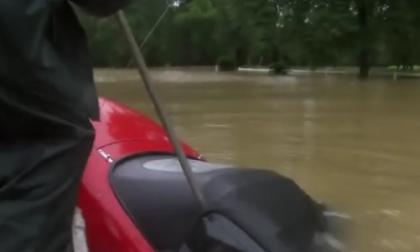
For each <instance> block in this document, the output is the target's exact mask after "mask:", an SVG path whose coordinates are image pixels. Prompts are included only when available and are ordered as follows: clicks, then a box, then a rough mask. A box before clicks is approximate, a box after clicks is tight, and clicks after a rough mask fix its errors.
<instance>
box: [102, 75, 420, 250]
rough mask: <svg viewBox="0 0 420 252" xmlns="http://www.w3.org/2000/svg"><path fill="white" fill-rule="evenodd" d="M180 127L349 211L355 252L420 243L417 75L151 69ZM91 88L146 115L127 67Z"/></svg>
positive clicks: (218, 151) (203, 146) (196, 143)
mask: <svg viewBox="0 0 420 252" xmlns="http://www.w3.org/2000/svg"><path fill="white" fill-rule="evenodd" d="M152 75H153V78H154V79H155V80H157V81H158V90H159V91H160V94H161V97H162V98H163V100H164V102H165V105H166V108H167V109H168V112H169V114H170V116H171V118H172V119H173V122H174V123H175V124H176V130H177V132H178V133H179V134H180V136H181V137H182V138H183V139H184V140H185V141H186V142H187V143H189V144H190V145H192V146H193V147H194V148H195V149H197V150H198V151H200V152H201V154H203V155H204V156H206V157H207V158H208V159H209V160H211V161H218V162H225V163H234V164H238V165H247V166H256V167H265V168H270V169H273V170H275V171H278V172H279V173H282V174H284V175H286V176H289V177H291V178H293V179H294V180H296V181H297V182H298V183H299V185H300V186H302V187H303V188H304V189H305V190H306V191H307V192H308V193H309V194H311V195H312V196H313V197H315V198H316V199H318V200H322V201H325V202H327V203H328V204H330V205H333V206H334V207H335V208H337V209H338V210H340V211H342V212H344V213H347V214H349V215H350V216H351V218H352V220H353V223H354V231H355V244H354V245H353V247H354V248H355V250H354V251H358V252H388V251H393V252H394V251H396V252H403V251H414V252H418V251H420V216H419V215H420V80H404V81H399V82H394V81H392V80H374V81H369V82H367V83H364V84H360V83H358V82H356V81H354V80H352V79H343V77H340V78H334V77H325V76H319V77H292V76H290V77H283V78H281V77H269V76H264V75H260V76H250V75H249V76H248V75H242V76H240V75H235V76H234V75H224V74H217V73H212V72H191V71H189V72H185V71H184V72H183V71H154V72H153V74H152ZM97 77H98V80H99V81H100V83H98V87H99V90H100V93H101V94H102V95H104V96H107V97H110V98H114V99H116V100H118V101H121V102H123V103H125V104H128V105H130V106H132V107H134V108H136V109H139V110H141V111H143V112H144V113H146V114H148V115H151V116H152V117H154V115H153V109H152V107H151V104H150V102H149V99H148V98H147V96H146V93H145V90H144V89H143V88H142V86H141V85H140V84H139V83H138V81H136V80H137V79H138V78H137V73H136V72H135V71H109V70H101V71H98V72H97Z"/></svg>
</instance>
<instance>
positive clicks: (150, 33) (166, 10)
mask: <svg viewBox="0 0 420 252" xmlns="http://www.w3.org/2000/svg"><path fill="white" fill-rule="evenodd" d="M170 7H171V6H170V5H168V6H166V9H165V11H164V12H163V13H162V14H161V15H160V17H159V19H158V21H156V23H155V25H153V27H152V29H151V30H150V31H149V32H148V33H147V35H146V38H145V39H144V40H143V42H142V43H141V45H140V50H141V49H142V48H143V46H144V44H146V42H147V40H148V39H149V38H150V36H151V35H152V33H153V32H154V30H155V29H156V27H157V26H158V24H159V23H160V21H162V19H163V17H164V16H165V15H166V12H168V10H169V8H170Z"/></svg>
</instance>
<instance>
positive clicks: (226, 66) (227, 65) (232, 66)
mask: <svg viewBox="0 0 420 252" xmlns="http://www.w3.org/2000/svg"><path fill="white" fill-rule="evenodd" d="M217 66H218V68H219V71H223V72H226V71H235V70H237V69H238V67H237V64H236V61H235V59H233V58H232V57H227V56H222V57H219V58H218V59H217Z"/></svg>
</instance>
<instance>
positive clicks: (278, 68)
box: [270, 61, 287, 75]
mask: <svg viewBox="0 0 420 252" xmlns="http://www.w3.org/2000/svg"><path fill="white" fill-rule="evenodd" d="M270 71H271V73H273V74H275V75H286V74H287V67H286V64H284V63H283V62H281V61H278V62H275V63H273V64H271V66H270Z"/></svg>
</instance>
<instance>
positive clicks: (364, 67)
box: [358, 0, 371, 80]
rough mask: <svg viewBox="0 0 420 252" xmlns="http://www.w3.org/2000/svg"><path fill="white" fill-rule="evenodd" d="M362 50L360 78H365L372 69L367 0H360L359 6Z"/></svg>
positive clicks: (360, 55)
mask: <svg viewBox="0 0 420 252" xmlns="http://www.w3.org/2000/svg"><path fill="white" fill-rule="evenodd" d="M358 18H359V30H360V51H359V78H360V79H361V80H365V79H367V78H368V77H369V70H370V53H371V52H370V46H369V44H370V41H369V35H370V34H369V28H368V8H367V6H366V4H365V1H363V0H362V1H359V6H358Z"/></svg>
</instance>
